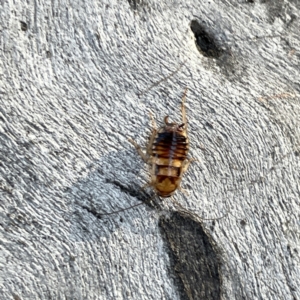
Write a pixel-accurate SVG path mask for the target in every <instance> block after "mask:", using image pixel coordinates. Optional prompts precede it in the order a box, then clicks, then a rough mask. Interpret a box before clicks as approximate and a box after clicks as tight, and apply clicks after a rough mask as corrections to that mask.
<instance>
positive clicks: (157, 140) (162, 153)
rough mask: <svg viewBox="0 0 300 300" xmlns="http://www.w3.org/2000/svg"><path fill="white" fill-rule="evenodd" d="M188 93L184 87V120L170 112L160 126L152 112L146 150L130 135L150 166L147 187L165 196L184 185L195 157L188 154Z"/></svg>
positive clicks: (130, 140) (132, 141) (182, 109)
mask: <svg viewBox="0 0 300 300" xmlns="http://www.w3.org/2000/svg"><path fill="white" fill-rule="evenodd" d="M186 93H187V89H185V91H184V94H183V97H182V103H181V113H182V123H179V124H178V123H169V117H168V116H166V117H165V118H164V123H165V125H164V126H162V127H160V128H159V129H157V125H156V122H155V120H154V119H153V116H152V115H151V114H150V116H151V119H152V126H153V129H152V134H151V136H150V141H149V144H148V146H147V149H146V153H144V152H143V151H142V149H141V146H139V145H138V144H137V143H136V142H135V141H134V140H132V139H128V140H129V142H131V143H132V144H133V145H134V146H135V148H136V149H137V151H138V153H139V155H140V156H141V157H142V159H143V160H144V162H145V163H147V164H149V166H150V174H151V181H150V183H148V184H146V185H145V186H144V188H145V187H147V186H151V187H152V188H153V189H154V190H155V192H156V194H157V195H158V196H160V197H163V198H167V197H171V196H172V195H173V194H174V193H175V191H176V190H177V189H180V183H181V180H182V176H183V174H184V173H185V172H186V171H187V169H188V167H189V165H190V163H191V162H192V161H194V160H195V159H189V158H187V154H188V152H189V139H188V134H187V118H186V112H185V106H184V104H185V99H186ZM142 204H143V203H138V204H136V205H132V206H130V207H127V208H124V209H120V210H118V211H114V212H111V213H105V214H102V215H111V214H115V213H118V212H121V211H124V210H127V209H130V208H133V207H136V206H139V205H142Z"/></svg>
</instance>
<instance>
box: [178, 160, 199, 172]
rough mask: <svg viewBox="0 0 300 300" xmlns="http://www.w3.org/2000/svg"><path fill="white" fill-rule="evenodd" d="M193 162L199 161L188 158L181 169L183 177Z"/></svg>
mask: <svg viewBox="0 0 300 300" xmlns="http://www.w3.org/2000/svg"><path fill="white" fill-rule="evenodd" d="M193 161H198V160H197V159H196V158H187V159H186V160H185V161H184V162H183V164H182V167H181V176H182V175H183V174H184V173H185V172H186V171H187V169H188V167H189V166H190V163H191V162H193Z"/></svg>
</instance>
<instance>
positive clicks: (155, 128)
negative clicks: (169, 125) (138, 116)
mask: <svg viewBox="0 0 300 300" xmlns="http://www.w3.org/2000/svg"><path fill="white" fill-rule="evenodd" d="M149 115H150V118H151V122H152V133H151V136H150V139H149V143H148V146H147V150H146V152H147V155H148V157H151V156H152V145H153V142H154V139H155V137H156V134H157V125H156V122H155V120H154V118H153V115H152V114H151V112H149Z"/></svg>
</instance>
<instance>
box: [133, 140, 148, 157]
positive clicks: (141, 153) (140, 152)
mask: <svg viewBox="0 0 300 300" xmlns="http://www.w3.org/2000/svg"><path fill="white" fill-rule="evenodd" d="M128 141H129V142H130V143H131V144H132V145H133V146H134V147H135V149H136V150H137V152H138V154H139V155H140V156H141V158H142V159H143V161H144V162H146V163H147V162H148V155H147V154H145V153H144V152H143V151H142V148H141V146H140V145H139V144H137V143H136V142H135V141H134V140H133V139H131V138H128Z"/></svg>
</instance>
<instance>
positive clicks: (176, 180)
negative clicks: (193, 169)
mask: <svg viewBox="0 0 300 300" xmlns="http://www.w3.org/2000/svg"><path fill="white" fill-rule="evenodd" d="M188 151H189V142H188V138H187V137H186V132H185V131H164V132H159V133H158V134H157V137H156V139H155V141H154V143H153V145H152V157H153V163H154V164H155V166H154V167H153V170H154V174H152V175H154V176H155V182H153V185H154V187H155V189H156V191H157V193H158V194H159V196H161V197H169V196H171V195H172V194H173V193H174V192H175V190H176V189H177V188H178V187H179V185H180V181H181V175H182V166H183V163H184V162H185V160H186V158H187V154H188Z"/></svg>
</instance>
